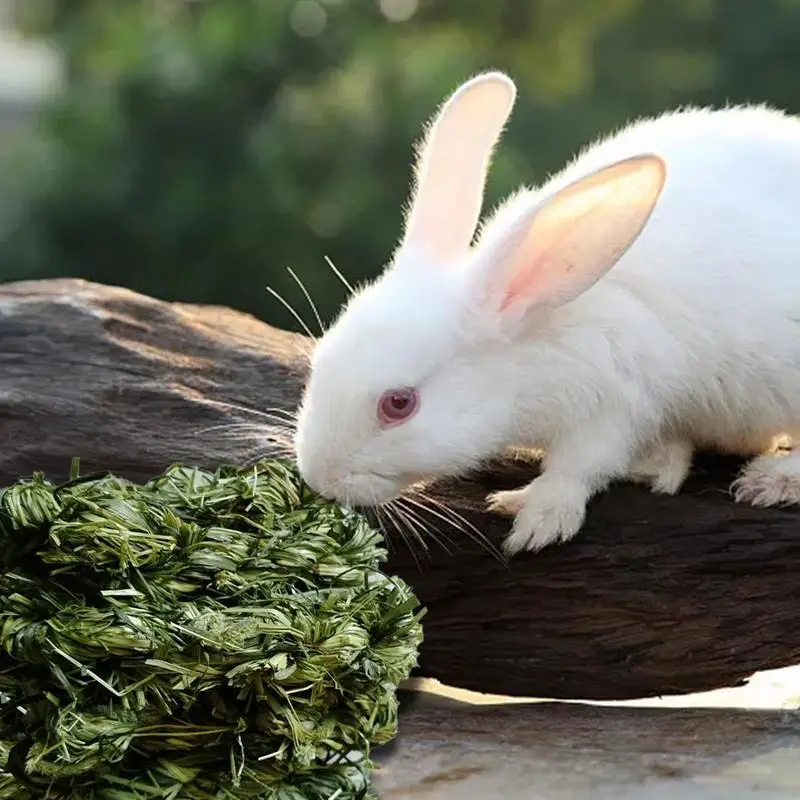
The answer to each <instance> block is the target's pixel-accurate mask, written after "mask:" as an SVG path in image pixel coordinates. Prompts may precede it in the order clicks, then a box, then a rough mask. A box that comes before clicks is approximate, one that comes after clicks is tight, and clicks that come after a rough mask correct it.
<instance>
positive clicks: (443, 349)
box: [296, 73, 800, 552]
mask: <svg viewBox="0 0 800 800" xmlns="http://www.w3.org/2000/svg"><path fill="white" fill-rule="evenodd" d="M476 87H477V88H476ZM492 91H494V94H492ZM470 92H471V93H472V94H470ZM481 92H484V95H485V96H484V99H483V100H482V99H481ZM503 92H505V93H506V94H505V95H503ZM465 97H466V98H467V101H468V102H471V103H473V106H474V108H472V109H471V110H470V109H469V108H468V109H467V110H466V111H463V110H459V107H458V103H459V102H461V103H462V105H464V106H466V105H467V102H466V101H464V98H465ZM504 97H505V104H506V105H505V106H504V105H503V103H504V100H503V98H504ZM459 98H460V99H459ZM513 100H514V87H513V84H512V83H511V82H510V80H509V79H508V78H506V77H505V76H502V75H500V74H497V73H489V74H486V75H483V76H479V77H478V78H476V79H473V81H471V82H469V83H467V84H465V85H464V86H462V87H461V89H459V92H457V93H456V94H455V95H454V96H453V98H451V100H450V101H449V105H445V107H444V109H443V111H442V112H440V116H439V118H438V122H437V125H438V128H437V126H436V125H434V126H433V128H432V129H431V133H430V134H429V136H428V140H427V142H426V146H425V148H424V149H423V153H422V158H421V160H420V167H419V169H420V175H419V180H418V187H417V194H416V197H415V199H414V202H413V204H412V206H411V211H410V214H409V220H408V225H407V232H406V237H405V239H404V241H403V242H402V244H401V245H400V247H399V248H398V250H397V252H396V254H395V258H394V259H393V263H392V264H391V265H390V267H389V268H388V269H387V270H386V271H385V272H384V274H383V275H382V276H381V277H380V278H379V279H378V280H377V281H375V282H374V283H373V284H372V285H370V286H368V287H367V288H365V289H363V290H361V291H359V292H358V293H356V294H355V296H353V297H352V298H351V300H350V302H349V303H348V305H347V307H346V309H345V310H344V312H343V313H342V315H341V316H340V317H339V319H338V320H337V321H336V323H335V324H334V325H333V326H332V327H331V329H330V330H329V331H328V333H327V334H326V335H325V336H324V337H323V338H322V339H321V341H320V342H319V344H318V347H317V349H316V351H315V354H314V357H313V364H312V372H311V377H310V380H309V384H308V387H307V390H306V394H305V397H304V402H303V405H302V407H301V410H300V416H299V424H298V429H297V436H296V450H297V456H298V464H299V467H300V469H301V471H302V473H303V474H304V476H305V478H306V480H307V481H308V482H309V483H310V484H311V485H312V486H313V487H315V488H317V489H318V490H319V491H320V492H322V493H323V494H326V495H328V496H330V497H333V498H336V499H338V500H340V501H343V502H355V503H363V504H373V503H381V502H385V501H387V500H389V499H391V498H393V497H395V496H396V495H397V494H398V493H400V492H401V491H402V490H403V489H404V488H406V487H407V486H408V485H409V484H411V483H413V482H415V481H418V480H420V479H422V478H427V477H432V476H442V475H455V474H458V473H463V472H465V471H466V470H469V469H470V468H472V467H475V466H476V465H478V464H479V463H480V462H481V461H483V460H485V459H486V458H488V457H490V456H493V455H495V454H498V453H499V452H501V451H502V450H503V449H504V448H505V447H507V446H510V445H516V446H523V447H536V448H541V449H543V450H544V451H545V452H546V457H545V461H544V469H543V472H542V474H541V475H540V476H539V477H538V478H536V479H535V480H534V481H532V482H531V483H530V484H529V485H527V486H525V487H523V488H520V489H518V490H515V491H511V492H500V493H497V494H495V495H493V496H492V497H491V498H490V504H491V505H492V507H494V508H495V509H497V510H500V511H503V512H505V513H509V514H513V515H514V516H515V522H514V529H513V531H512V533H511V535H510V536H509V538H508V539H507V542H506V548H507V550H508V551H509V552H516V551H518V550H521V549H538V548H541V547H543V546H545V545H547V544H548V543H551V542H554V541H558V540H562V541H563V540H566V539H568V538H570V537H571V536H573V535H574V534H575V533H576V532H577V531H578V530H579V529H580V527H581V525H582V523H583V520H584V517H585V511H586V505H587V503H588V501H589V499H590V498H591V497H592V496H593V495H594V494H595V493H596V492H598V491H600V490H602V489H603V488H604V487H605V486H606V485H607V484H608V483H609V481H611V480H613V479H617V478H632V479H636V480H645V481H647V482H648V483H650V484H651V486H652V488H653V490H654V491H660V492H669V493H674V492H676V491H678V489H679V488H680V486H681V484H682V483H683V481H684V479H685V478H686V475H687V474H688V471H689V468H690V463H691V458H692V452H693V449H694V448H715V449H721V450H723V451H726V452H734V453H741V454H764V455H761V456H760V458H759V459H757V461H755V462H753V464H752V465H751V469H750V472H747V471H745V473H744V474H743V475H742V476H741V478H740V479H739V481H737V493H738V496H739V499H744V500H748V501H751V502H764V501H765V498H767V500H768V501H769V502H772V503H775V502H783V501H786V500H787V499H788V500H789V501H796V500H797V499H798V498H800V477H799V476H800V460H798V459H797V458H795V457H793V456H792V457H790V458H789V461H781V462H778V461H776V459H779V458H781V456H779V455H773V454H769V453H768V451H769V449H770V447H771V445H772V442H773V440H774V437H776V436H777V435H780V434H786V435H788V436H789V437H793V438H794V437H796V436H797V437H800V221H799V220H798V218H799V217H800V120H798V119H796V118H794V117H790V116H788V115H785V114H783V113H781V112H778V111H775V110H772V109H769V108H766V107H746V108H727V109H721V110H710V109H684V110H680V111H676V112H674V113H669V114H665V115H663V116H660V117H657V118H654V119H647V120H642V121H638V122H635V123H634V124H632V125H630V126H628V127H626V128H624V129H623V130H621V131H619V132H618V133H616V134H614V135H612V136H609V137H608V138H605V139H603V140H601V141H599V142H597V143H595V144H593V145H592V146H590V147H588V148H587V149H586V150H585V151H584V152H583V153H581V154H580V155H579V156H578V157H577V158H576V159H575V160H573V161H572V162H571V163H570V164H569V165H568V166H567V167H566V168H565V169H564V170H563V171H562V172H561V173H559V174H558V175H556V176H555V177H553V178H552V179H551V180H549V181H547V182H546V183H545V184H544V186H542V187H540V188H538V189H523V190H521V191H519V192H518V193H516V194H515V195H514V196H513V197H512V198H510V199H509V200H508V201H507V202H506V203H504V204H503V205H502V206H501V207H500V208H499V209H497V210H496V212H495V213H494V214H492V215H491V217H490V219H489V220H488V222H487V223H486V225H484V226H483V228H482V230H481V233H480V236H479V238H478V242H477V244H476V245H474V246H472V247H470V246H468V245H469V242H468V240H469V236H468V237H467V241H466V242H465V240H464V236H465V234H464V231H465V230H466V229H467V228H471V229H470V231H469V235H470V236H471V235H472V232H473V230H474V222H476V221H477V218H476V213H477V212H476V211H475V208H477V209H478V210H479V209H480V202H481V199H482V181H483V177H484V176H485V172H486V169H487V168H488V163H489V158H490V155H491V149H492V147H493V146H494V143H495V141H496V139H497V137H499V135H500V131H501V129H502V127H503V125H504V123H505V119H506V116H507V114H508V113H509V112H510V109H511V106H512V105H513ZM481 102H483V103H485V105H486V108H482V107H481ZM491 103H494V105H493V106H490V104H491ZM487 109H488V110H487ZM448 113H449V114H450V115H451V117H452V119H451V120H449V123H448V120H447V119H446V116H447V114H448ZM459 114H461V118H459V116H458V115H459ZM492 115H493V116H492ZM443 119H444V120H445V121H444V122H443V121H442V120H443ZM487 119H493V120H494V122H493V123H491V122H487V121H486V120H487ZM456 123H458V124H456ZM447 124H450V125H451V129H448V128H447ZM492 124H494V126H495V127H494V128H492V127H491V126H492ZM481 125H483V126H484V128H485V129H484V130H481V131H479V130H478V129H480V127H481ZM473 129H475V130H476V131H478V132H476V133H475V134H474V136H472V140H473V141H472V144H471V145H467V144H459V140H457V138H456V134H458V135H460V136H462V137H463V139H464V141H466V140H467V139H470V136H471V133H470V132H471V131H472V130H473ZM437 131H438V132H437ZM437 136H438V137H439V141H438V142H437ZM448 137H449V138H448ZM470 146H471V147H472V151H470V150H469V147H470ZM437 147H438V151H437ZM459 147H460V148H461V150H459ZM442 153H447V156H445V155H442ZM481 154H482V155H481ZM437 158H439V159H441V161H442V163H441V164H440V165H438V167H437V164H436V159H437ZM446 158H450V163H444V162H445V160H446ZM481 158H483V160H481ZM459 159H460V161H459ZM637 159H638V161H637ZM470 164H472V167H471V168H470ZM659 164H661V165H662V166H663V170H664V172H663V174H662V175H661V177H660V178H659V174H658V165H659ZM616 165H622V166H616ZM470 169H472V174H470ZM615 170H616V172H615ZM454 171H455V172H457V173H458V174H459V177H458V181H454V184H456V185H454V186H452V187H450V193H449V194H448V191H447V186H446V183H447V180H448V178H447V176H448V175H449V174H451V173H453V172H454ZM598 175H599V178H596V179H595V177H593V176H598ZM607 175H608V176H611V177H609V178H607V177H606V176H607ZM470 180H472V182H473V183H472V184H470ZM592 181H595V182H598V181H599V186H600V189H599V192H600V195H599V196H600V197H601V201H600V202H599V203H598V204H595V205H591V203H589V206H587V208H589V210H588V211H587V212H586V214H584V213H583V211H579V212H575V211H574V210H571V207H570V205H569V204H570V202H571V201H570V199H569V198H570V197H571V195H570V193H571V192H572V193H573V194H574V196H575V197H577V202H578V205H580V204H581V203H582V202H583V201H582V198H583V197H584V196H589V198H590V199H591V197H592V195H591V192H590V191H588V190H586V189H585V188H583V187H585V186H590V185H591V184H592ZM615 181H616V182H615ZM433 182H436V192H434V190H433V189H432V188H431V184H432V183H433ZM606 186H607V187H610V188H607V189H606V188H604V187H606ZM443 187H444V188H443ZM470 187H472V188H470ZM575 187H577V188H575ZM618 187H619V188H618ZM426 192H427V200H426ZM604 192H605V194H604ZM476 193H477V199H476V197H474V196H473V195H475V194H476ZM626 193H628V194H629V195H630V197H631V198H632V199H631V201H630V203H628V204H623V203H622V202H621V200H619V198H621V197H622V198H625V197H628V194H626ZM434 195H435V196H434ZM563 197H566V198H567V199H566V200H564V199H563ZM426 203H427V206H426ZM459 203H462V204H464V205H463V206H462V205H459ZM615 203H616V210H615ZM470 204H471V205H472V206H473V207H470ZM562 209H566V210H564V211H563V212H562ZM630 209H633V210H632V211H631V210H630ZM548 214H550V216H549V217H548ZM626 214H627V215H629V216H630V215H633V216H631V217H630V219H628V218H626V217H625V215H626ZM459 215H462V218H460V219H459ZM570 215H572V217H571V216H570ZM562 218H565V219H566V220H567V221H566V222H564V221H563V219H562ZM570 220H574V223H575V224H572V223H571V221H570ZM620 220H621V221H620ZM537 225H538V226H539V229H537V227H536V226H537ZM448 226H450V227H449V229H448ZM442 228H444V229H447V230H446V231H445V233H444V234H442V235H441V237H440V238H439V239H438V240H437V236H438V234H437V233H436V231H437V230H439V229H442ZM531 231H533V233H532V234H530V232H531ZM529 234H530V235H529ZM543 243H544V244H543ZM603 254H606V255H603ZM532 261H536V263H537V264H543V265H544V266H542V267H541V268H540V267H537V270H539V271H538V272H533V273H531V274H528V273H530V272H531V271H530V270H528V267H527V266H526V265H527V264H528V263H531V262H532ZM576 265H577V266H576ZM526 270H528V273H526ZM575 275H577V276H578V277H575ZM514 281H517V283H514ZM500 298H505V300H506V302H500ZM509 298H511V300H510V301H509ZM406 386H408V387H417V388H418V389H419V393H420V394H419V397H420V405H419V411H418V413H416V414H415V415H414V416H413V417H412V418H411V419H409V420H408V421H407V422H406V423H405V424H401V425H396V426H393V427H388V428H386V427H383V426H381V425H380V423H379V421H378V419H377V416H376V404H377V402H378V399H379V397H380V396H381V394H382V393H383V392H384V391H386V390H389V389H393V388H395V387H406ZM784 458H785V456H784ZM765 486H767V488H765ZM776 486H777V488H776Z"/></svg>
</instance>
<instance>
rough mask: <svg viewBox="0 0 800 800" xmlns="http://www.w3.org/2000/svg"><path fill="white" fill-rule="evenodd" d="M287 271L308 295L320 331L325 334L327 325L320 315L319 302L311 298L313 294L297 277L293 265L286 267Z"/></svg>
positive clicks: (307, 298)
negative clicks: (323, 322)
mask: <svg viewBox="0 0 800 800" xmlns="http://www.w3.org/2000/svg"><path fill="white" fill-rule="evenodd" d="M286 271H287V272H288V273H289V274H290V275H291V276H292V278H293V279H294V282H295V283H296V284H297V285H298V286H299V287H300V291H301V292H302V293H303V294H304V295H305V296H306V300H308V304H309V306H311V311H312V313H313V314H314V317H315V318H316V320H317V325H318V326H319V332H320V335H321V336H324V335H325V326H324V325H323V324H322V318H321V317H320V315H319V310H318V309H317V304H316V303H315V302H314V301H313V300H312V299H311V295H310V294H309V292H308V289H306V287H305V284H304V283H303V282H302V281H301V280H300V278H298V277H297V275H296V274H295V272H294V270H293V269H292V268H291V267H286Z"/></svg>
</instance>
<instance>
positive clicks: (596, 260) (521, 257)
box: [475, 155, 666, 326]
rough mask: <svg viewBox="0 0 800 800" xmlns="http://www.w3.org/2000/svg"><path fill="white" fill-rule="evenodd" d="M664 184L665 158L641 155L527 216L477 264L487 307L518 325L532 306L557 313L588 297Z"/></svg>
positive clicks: (639, 228) (645, 216)
mask: <svg viewBox="0 0 800 800" xmlns="http://www.w3.org/2000/svg"><path fill="white" fill-rule="evenodd" d="M665 180H666V166H665V164H664V162H663V161H662V159H661V158H659V157H658V156H655V155H641V156H635V157H633V158H628V159H625V160H624V161H620V162H618V163H616V164H613V165H611V166H609V167H604V168H602V169H600V170H598V171H597V172H594V173H591V174H590V175H588V176H586V177H584V178H581V179H579V180H577V181H575V182H574V183H572V184H570V185H568V186H567V187H565V188H563V189H561V190H560V191H558V192H556V193H555V194H554V195H553V196H552V197H550V198H548V199H546V200H545V201H544V203H543V204H541V205H538V206H537V207H535V208H533V209H531V210H529V211H527V212H526V213H525V214H523V215H522V216H521V217H520V219H519V220H518V221H517V224H516V225H514V226H513V228H512V229H511V230H509V231H507V232H506V233H505V234H503V235H501V236H500V237H499V238H498V239H496V240H495V241H493V242H490V243H489V244H488V246H487V247H486V249H485V250H484V251H483V252H482V253H481V254H480V256H479V258H478V260H477V262H476V264H475V268H476V270H477V279H478V282H479V283H480V286H479V287H478V291H479V295H480V297H481V302H482V304H483V305H484V306H485V305H488V306H489V307H490V310H491V312H492V313H495V314H498V315H499V316H500V317H501V319H502V321H503V323H505V324H506V325H507V324H511V325H512V326H513V325H514V324H516V323H518V322H520V321H521V320H522V319H523V318H524V317H525V315H526V314H527V313H528V312H529V311H531V310H532V309H541V308H556V307H558V306H560V305H563V304H564V303H567V302H569V301H570V300H572V299H574V298H575V297H577V296H578V295H579V294H581V293H582V292H585V291H586V290H587V289H588V288H589V287H590V286H592V285H593V284H594V283H596V282H597V281H598V280H600V278H602V277H603V276H604V275H605V274H606V273H607V272H608V271H609V270H610V269H611V268H612V267H613V266H614V265H615V264H616V263H617V261H618V260H619V259H620V258H621V256H622V255H623V254H624V253H625V251H626V250H627V249H628V248H629V247H630V246H631V245H632V244H633V242H634V241H635V240H636V239H637V237H638V236H639V234H640V233H641V231H642V229H643V228H644V226H645V224H646V222H647V221H648V219H649V218H650V215H651V214H652V212H653V209H654V208H655V205H656V202H657V201H658V198H659V196H660V195H661V190H662V189H663V187H664V182H665Z"/></svg>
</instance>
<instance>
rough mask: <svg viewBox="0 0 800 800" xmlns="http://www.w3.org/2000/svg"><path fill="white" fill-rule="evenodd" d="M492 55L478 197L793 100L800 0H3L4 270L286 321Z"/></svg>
mask: <svg viewBox="0 0 800 800" xmlns="http://www.w3.org/2000/svg"><path fill="white" fill-rule="evenodd" d="M487 68H501V69H504V70H506V71H508V72H509V73H510V74H511V75H512V76H513V77H514V79H515V80H516V81H517V83H518V85H519V89H520V97H519V102H518V105H517V109H516V112H515V115H514V118H513V122H512V124H511V127H510V129H509V130H508V134H507V136H506V139H505V142H504V144H503V146H502V148H501V150H500V151H499V153H498V157H497V160H496V165H495V169H494V171H493V175H492V178H491V186H490V190H489V198H488V200H489V202H490V203H493V202H495V201H496V200H498V199H499V198H500V197H501V196H502V195H503V193H505V192H507V191H509V190H510V189H512V188H513V187H514V186H515V185H517V184H519V183H525V182H528V183H531V182H537V181H540V180H542V179H543V178H544V177H545V176H546V175H547V173H548V172H551V171H555V170H557V169H558V168H559V167H560V166H561V165H562V164H563V162H564V161H565V159H567V158H568V157H569V156H570V155H571V154H572V153H573V152H574V151H575V150H576V149H577V148H579V147H580V146H582V145H584V144H586V143H587V142H589V141H590V140H591V139H592V138H593V137H595V136H596V135H598V134H600V133H602V132H607V131H609V130H611V129H613V128H614V127H616V126H619V125H621V124H623V123H624V122H625V121H626V120H628V119H630V118H631V117H633V116H636V115H640V114H649V113H654V112H658V111H661V110H664V109H668V108H672V107H675V106H678V105H683V104H688V103H703V104H705V103H713V104H725V103H733V102H748V101H749V102H769V103H772V104H776V105H778V106H781V107H783V108H786V109H788V110H790V111H794V112H799V111H800V0H5V1H4V2H3V3H2V27H1V28H0V134H2V135H1V136H0V156H2V165H0V167H1V168H2V170H3V172H2V174H3V179H2V181H0V280H4V281H7V280H17V279H22V278H33V277H53V276H66V275H68V276H80V277H85V278H89V279H92V280H97V281H102V282H105V283H112V284H119V285H123V286H128V287H131V288H133V289H136V290H139V291H142V292H146V293H149V294H151V295H155V296H157V297H161V298H165V299H180V300H188V301H199V302H207V303H209V302H210V303H222V304H227V305H231V306H234V307H236V308H239V309H242V310H246V311H249V312H252V313H254V314H256V315H257V316H259V317H261V318H262V319H265V320H267V321H269V322H272V323H274V324H278V325H281V326H287V327H288V326H291V327H297V323H296V322H295V321H294V320H292V318H291V317H290V316H289V314H288V312H286V311H285V310H284V309H283V308H282V307H281V305H280V304H279V303H278V302H277V301H276V300H275V299H274V298H273V297H272V296H271V295H270V294H268V293H267V291H266V290H265V288H264V287H265V286H266V285H268V284H269V285H271V286H273V287H274V288H275V289H277V291H278V292H280V293H281V294H282V295H284V296H285V297H286V298H287V299H288V300H289V302H291V303H292V304H295V305H297V306H298V307H299V308H301V309H302V307H303V306H302V304H303V303H304V302H305V301H304V298H303V295H302V292H301V291H300V289H299V288H298V287H297V285H296V284H295V283H294V282H293V279H292V278H291V276H290V275H289V274H288V273H287V271H286V268H287V267H291V268H292V269H293V270H294V272H295V273H296V274H297V275H299V276H300V278H301V279H302V281H303V282H304V283H305V284H306V285H307V287H308V289H309V292H310V293H311V294H312V296H313V297H314V299H315V300H316V301H317V304H318V305H319V307H320V311H321V313H322V315H323V317H324V318H330V316H331V315H332V314H333V313H334V311H335V309H336V308H337V307H338V305H339V303H340V302H341V300H342V298H343V295H344V289H343V288H342V286H341V284H340V283H339V282H338V280H337V279H336V277H335V276H334V275H333V273H332V272H331V270H330V269H328V267H327V266H326V263H325V257H326V256H328V257H330V258H331V259H332V260H333V262H334V263H335V264H336V265H337V266H338V267H339V268H340V269H341V270H342V272H343V273H344V274H345V275H346V276H347V277H348V278H349V279H351V280H357V279H360V278H364V277H367V276H370V275H373V274H374V273H375V272H376V271H377V270H379V269H380V268H381V266H382V265H383V263H384V262H385V260H386V259H387V258H388V256H389V254H390V253H391V250H392V248H393V246H394V244H395V242H396V239H397V237H398V235H399V233H400V224H401V208H402V205H403V202H404V200H405V197H406V192H407V186H408V180H409V173H410V157H411V154H412V145H413V142H414V140H415V139H416V138H417V137H418V136H419V133H420V125H421V123H422V121H423V120H424V119H425V118H426V117H428V115H429V114H430V113H431V112H432V111H433V110H434V109H435V108H436V106H437V105H438V104H439V102H440V101H441V100H442V99H443V97H444V96H445V95H446V94H447V93H449V92H450V91H451V90H452V89H453V88H455V86H457V85H458V84H459V83H460V82H461V81H462V80H464V79H465V78H467V77H469V76H471V75H472V74H474V73H475V72H477V71H479V70H483V69H487ZM704 189H705V187H703V186H702V185H699V184H698V187H697V190H698V192H702V191H704ZM753 200H754V202H757V201H758V200H757V198H754V199H753ZM798 202H799V203H800V198H798ZM303 314H304V316H306V317H307V318H308V319H311V316H310V313H309V312H308V311H307V310H304V311H303Z"/></svg>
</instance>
